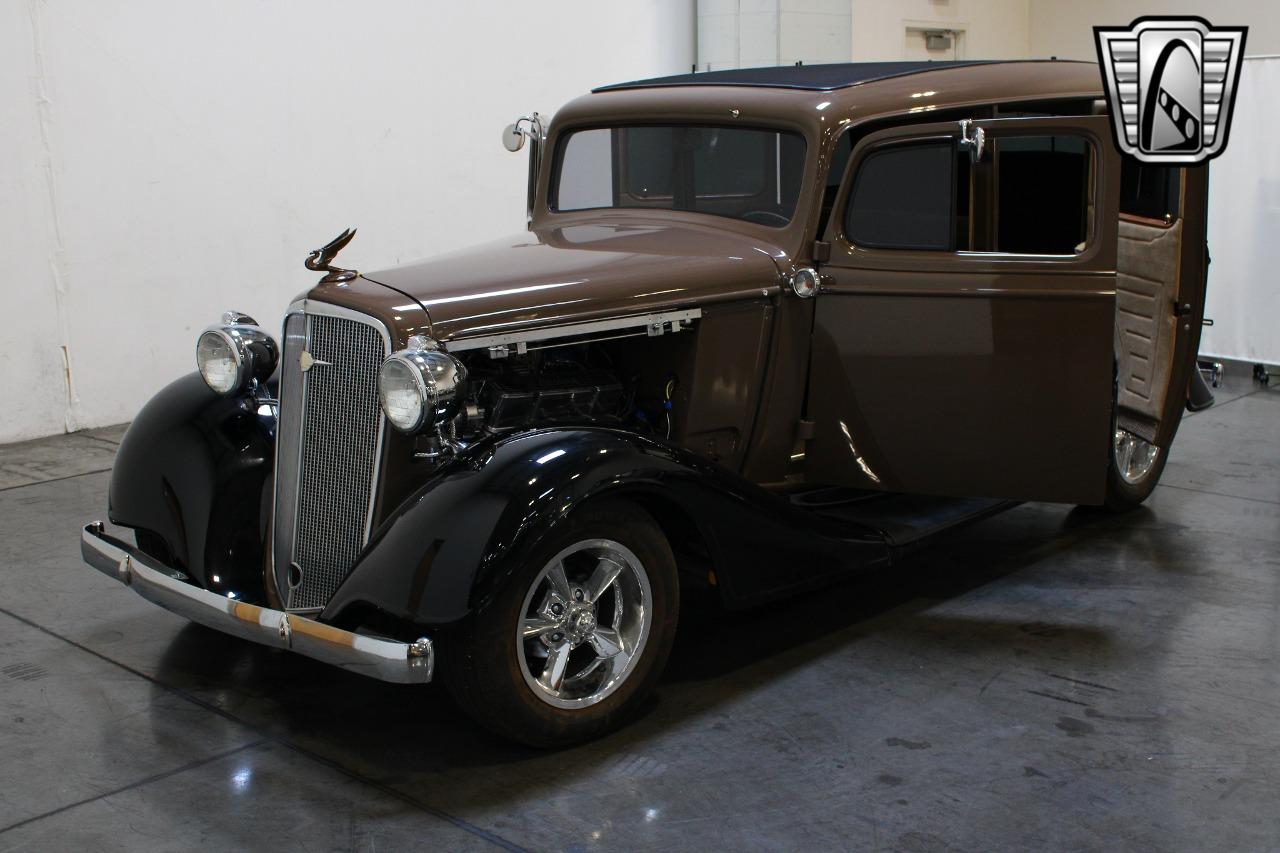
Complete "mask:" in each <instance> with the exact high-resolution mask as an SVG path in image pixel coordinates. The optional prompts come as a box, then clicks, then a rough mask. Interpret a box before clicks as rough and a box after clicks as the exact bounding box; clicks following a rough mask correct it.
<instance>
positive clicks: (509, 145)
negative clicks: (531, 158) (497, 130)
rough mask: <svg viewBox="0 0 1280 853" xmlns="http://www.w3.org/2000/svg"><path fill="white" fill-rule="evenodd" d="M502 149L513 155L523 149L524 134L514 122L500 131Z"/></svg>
mask: <svg viewBox="0 0 1280 853" xmlns="http://www.w3.org/2000/svg"><path fill="white" fill-rule="evenodd" d="M502 147H503V148H505V149H507V150H508V151H510V152H512V153H513V154H514V153H515V152H516V151H519V150H520V149H521V148H523V147H524V133H522V132H521V130H520V128H519V127H517V126H516V125H515V123H514V122H513V123H512V124H509V125H507V126H506V127H504V128H503V129H502Z"/></svg>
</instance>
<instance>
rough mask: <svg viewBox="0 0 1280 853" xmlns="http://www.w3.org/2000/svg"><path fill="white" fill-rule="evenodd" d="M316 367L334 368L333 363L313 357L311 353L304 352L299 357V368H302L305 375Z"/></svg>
mask: <svg viewBox="0 0 1280 853" xmlns="http://www.w3.org/2000/svg"><path fill="white" fill-rule="evenodd" d="M316 365H319V366H320V367H333V362H332V361H321V360H320V359H318V358H315V357H314V356H312V355H311V353H309V352H307V351H306V350H303V351H302V352H301V353H300V354H299V355H298V367H299V368H301V370H302V372H303V373H306V372H307V371H308V370H310V369H311V368H313V367H315V366H316Z"/></svg>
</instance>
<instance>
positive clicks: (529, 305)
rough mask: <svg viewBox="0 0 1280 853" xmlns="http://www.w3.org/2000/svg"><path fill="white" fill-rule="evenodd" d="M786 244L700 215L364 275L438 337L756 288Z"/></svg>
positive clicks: (525, 236)
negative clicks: (411, 304) (701, 221)
mask: <svg viewBox="0 0 1280 853" xmlns="http://www.w3.org/2000/svg"><path fill="white" fill-rule="evenodd" d="M782 258H783V253H782V251H781V250H780V249H779V248H778V247H777V246H774V245H772V244H770V243H768V242H767V241H762V240H759V239H757V238H755V237H752V236H750V235H747V234H741V233H733V232H727V231H723V230H720V229H716V228H708V227H702V226H697V225H686V224H670V223H661V222H634V221H631V222H618V223H600V222H592V223H590V224H579V225H567V226H563V227H559V228H552V229H543V230H536V231H528V232H523V233H520V234H517V235H514V236H512V237H507V238H504V239H501V240H495V241H493V242H490V243H484V244H481V245H479V246H474V247H472V248H469V249H463V250H460V251H456V252H451V253H449V254H445V255H440V256H437V257H434V258H429V259H427V260H423V261H417V262H414V263H410V264H405V265H403V266H398V267H393V268H391V269H386V270H379V271H376V272H370V273H364V274H363V276H364V278H366V279H368V280H370V281H373V282H377V283H379V284H382V285H385V286H387V287H390V288H394V289H395V290H397V291H399V292H400V293H402V294H405V295H407V296H410V297H412V298H413V299H415V300H417V301H418V302H420V303H421V304H422V306H423V307H424V308H425V309H426V310H427V312H428V314H429V316H430V323H431V333H432V334H433V335H434V336H435V337H436V338H437V339H438V340H442V341H447V340H451V339H455V338H463V337H474V336H477V335H492V334H498V333H502V332H511V331H517V330H522V329H529V328H537V327H539V326H548V325H558V324H561V323H565V322H575V321H579V320H591V319H597V318H601V317H612V316H618V315H624V314H640V313H646V312H650V311H655V310H664V309H671V308H679V307H688V306H694V305H701V304H705V303H708V302H716V301H724V300H731V299H741V298H745V297H749V296H760V295H761V294H762V291H767V292H773V291H774V290H776V289H777V288H778V287H779V281H780V279H779V268H780V262H781V260H782Z"/></svg>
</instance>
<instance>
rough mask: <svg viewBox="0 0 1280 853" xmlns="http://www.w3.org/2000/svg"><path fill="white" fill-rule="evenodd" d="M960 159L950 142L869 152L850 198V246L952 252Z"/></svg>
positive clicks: (847, 225)
mask: <svg viewBox="0 0 1280 853" xmlns="http://www.w3.org/2000/svg"><path fill="white" fill-rule="evenodd" d="M956 159H957V158H956V147H955V144H954V142H952V141H951V140H949V139H943V140H938V141H933V142H913V143H908V144H904V145H891V146H887V147H885V148H882V149H879V150H877V151H873V152H871V154H869V155H868V156H867V158H866V159H864V160H863V161H862V163H861V165H859V167H858V173H857V175H856V176H855V177H854V183H853V192H852V193H851V194H850V196H849V205H848V208H847V210H846V214H845V224H844V230H845V234H846V235H847V236H848V238H849V240H850V241H852V242H853V243H855V244H857V245H859V246H866V247H868V248H876V249H936V250H940V251H949V250H951V249H953V248H954V247H955V207H954V203H953V199H954V194H955V184H956V176H955V172H956V168H955V166H956Z"/></svg>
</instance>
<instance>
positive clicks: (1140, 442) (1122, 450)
mask: <svg viewBox="0 0 1280 853" xmlns="http://www.w3.org/2000/svg"><path fill="white" fill-rule="evenodd" d="M1159 458H1160V448H1159V447H1156V446H1155V445H1154V444H1152V443H1151V442H1149V441H1147V440H1146V439H1143V438H1139V437H1138V436H1136V435H1134V434H1133V433H1131V432H1129V431H1127V430H1123V429H1119V428H1117V429H1116V431H1115V464H1116V471H1117V472H1118V473H1119V474H1120V478H1121V479H1122V480H1124V481H1125V482H1126V483H1129V484H1130V485H1136V484H1138V483H1141V482H1142V481H1143V480H1145V479H1146V478H1147V476H1148V475H1149V474H1150V473H1151V470H1152V469H1153V468H1154V467H1155V464H1156V460H1157V459H1159Z"/></svg>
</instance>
